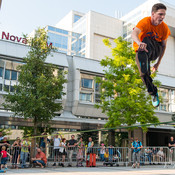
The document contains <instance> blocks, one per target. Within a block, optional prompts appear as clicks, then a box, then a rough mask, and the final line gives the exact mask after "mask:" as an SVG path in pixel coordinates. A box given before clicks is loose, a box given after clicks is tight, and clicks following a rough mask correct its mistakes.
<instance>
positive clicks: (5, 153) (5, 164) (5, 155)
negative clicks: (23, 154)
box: [0, 146, 12, 170]
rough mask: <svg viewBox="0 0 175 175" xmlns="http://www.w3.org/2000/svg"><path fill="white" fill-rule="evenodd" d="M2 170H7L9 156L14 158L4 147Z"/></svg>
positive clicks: (2, 151)
mask: <svg viewBox="0 0 175 175" xmlns="http://www.w3.org/2000/svg"><path fill="white" fill-rule="evenodd" d="M0 154H1V169H2V168H3V166H4V167H5V170H7V169H8V168H7V156H9V157H10V159H11V158H12V156H11V155H10V154H9V153H8V152H7V151H6V147H5V146H2V148H1V152H0Z"/></svg>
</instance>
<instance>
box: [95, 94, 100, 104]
mask: <svg viewBox="0 0 175 175" xmlns="http://www.w3.org/2000/svg"><path fill="white" fill-rule="evenodd" d="M100 97H101V95H100V94H95V103H99V102H100V101H101V100H100Z"/></svg>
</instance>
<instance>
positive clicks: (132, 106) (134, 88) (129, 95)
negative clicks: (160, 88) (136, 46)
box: [96, 37, 159, 130]
mask: <svg viewBox="0 0 175 175" xmlns="http://www.w3.org/2000/svg"><path fill="white" fill-rule="evenodd" d="M114 42H115V44H116V46H115V47H114V48H112V45H111V43H110V42H109V40H108V39H104V43H105V45H106V46H108V47H109V48H111V51H112V58H110V57H106V58H105V59H103V60H101V65H102V66H103V67H104V68H105V69H104V73H105V74H104V78H96V81H97V82H98V83H99V84H100V86H101V98H100V99H101V101H100V102H99V104H97V105H96V107H97V108H101V109H102V112H104V113H106V114H107V116H108V117H109V119H108V122H107V123H106V125H105V127H117V126H121V125H127V126H131V125H134V124H136V123H140V124H146V123H157V122H159V120H158V118H157V117H156V116H155V112H154V107H153V106H152V103H151V97H150V96H149V95H148V94H147V92H146V89H145V86H144V85H143V82H142V80H141V78H140V76H139V71H138V68H137V65H136V63H135V52H134V50H133V49H132V48H131V47H128V45H129V43H128V42H126V41H124V40H123V39H122V38H121V37H119V38H117V39H115V40H114ZM154 76H155V74H154ZM156 84H158V82H156ZM143 129H144V130H146V127H144V128H143Z"/></svg>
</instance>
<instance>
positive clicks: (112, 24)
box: [86, 11, 123, 60]
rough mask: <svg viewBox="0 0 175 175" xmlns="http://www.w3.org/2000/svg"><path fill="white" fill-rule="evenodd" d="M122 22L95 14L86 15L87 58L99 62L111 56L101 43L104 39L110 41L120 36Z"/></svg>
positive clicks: (91, 12)
mask: <svg viewBox="0 0 175 175" xmlns="http://www.w3.org/2000/svg"><path fill="white" fill-rule="evenodd" d="M122 25H123V22H122V21H121V20H118V19H116V18H112V17H109V16H106V15H103V14H100V13H97V12H93V11H90V12H88V14H87V35H86V36H87V48H86V49H87V50H86V51H87V52H86V57H87V58H93V59H96V60H101V59H103V58H105V56H111V53H110V52H111V50H110V49H109V48H108V47H106V46H105V45H104V43H103V39H104V38H109V39H111V40H113V39H115V38H117V37H119V36H122V34H123V32H122V31H123V28H122V27H123V26H122Z"/></svg>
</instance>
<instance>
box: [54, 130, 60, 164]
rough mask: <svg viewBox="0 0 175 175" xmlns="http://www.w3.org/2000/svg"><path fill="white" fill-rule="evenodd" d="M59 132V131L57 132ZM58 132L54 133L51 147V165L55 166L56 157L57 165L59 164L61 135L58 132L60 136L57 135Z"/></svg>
mask: <svg viewBox="0 0 175 175" xmlns="http://www.w3.org/2000/svg"><path fill="white" fill-rule="evenodd" d="M58 134H59V133H58ZM58 134H57V135H55V138H54V139H53V145H54V147H53V149H54V164H53V165H52V166H56V160H57V158H58V165H60V146H59V145H60V143H61V139H62V136H61V135H60V134H59V136H60V138H59V137H58Z"/></svg>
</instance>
